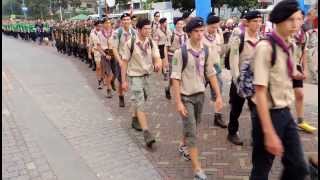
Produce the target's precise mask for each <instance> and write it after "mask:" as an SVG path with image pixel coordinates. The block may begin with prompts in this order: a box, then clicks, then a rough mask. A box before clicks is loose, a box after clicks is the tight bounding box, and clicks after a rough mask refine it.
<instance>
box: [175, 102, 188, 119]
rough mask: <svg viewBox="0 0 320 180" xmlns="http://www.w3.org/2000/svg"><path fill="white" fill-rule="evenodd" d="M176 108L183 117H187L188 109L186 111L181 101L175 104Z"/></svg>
mask: <svg viewBox="0 0 320 180" xmlns="http://www.w3.org/2000/svg"><path fill="white" fill-rule="evenodd" d="M176 108H177V111H178V113H180V115H181V116H183V117H187V116H188V111H187V109H186V107H185V106H184V105H183V103H182V102H179V103H178V104H177V107H176Z"/></svg>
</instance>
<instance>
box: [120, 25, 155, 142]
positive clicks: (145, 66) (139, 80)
mask: <svg viewBox="0 0 320 180" xmlns="http://www.w3.org/2000/svg"><path fill="white" fill-rule="evenodd" d="M137 29H138V34H137V36H136V37H134V38H131V39H130V40H129V41H128V42H127V43H126V44H125V47H124V51H123V52H122V59H123V62H122V66H121V75H122V88H123V89H124V90H125V91H127V90H128V86H129V87H130V90H131V92H132V97H131V100H132V103H133V104H132V106H133V114H134V116H133V118H132V126H135V125H137V124H140V126H141V128H142V130H143V136H144V140H145V142H146V145H147V146H148V147H152V144H153V143H155V139H154V137H153V136H152V135H151V133H150V131H149V129H148V123H147V118H146V113H145V107H146V103H145V102H146V101H147V97H148V95H149V84H150V83H151V81H152V79H151V78H150V75H151V73H152V72H153V71H155V72H158V71H159V70H161V60H160V55H159V50H158V47H157V46H156V43H154V42H153V41H152V40H151V38H149V35H150V31H151V25H150V21H149V20H148V19H139V21H138V22H137ZM132 48H133V49H132ZM128 83H129V85H128Z"/></svg>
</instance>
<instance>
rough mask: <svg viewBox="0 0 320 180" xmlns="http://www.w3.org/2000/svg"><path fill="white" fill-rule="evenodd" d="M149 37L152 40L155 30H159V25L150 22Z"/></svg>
mask: <svg viewBox="0 0 320 180" xmlns="http://www.w3.org/2000/svg"><path fill="white" fill-rule="evenodd" d="M151 28H152V29H151V37H152V38H154V35H155V33H156V31H157V29H159V28H160V23H159V22H155V21H152V22H151Z"/></svg>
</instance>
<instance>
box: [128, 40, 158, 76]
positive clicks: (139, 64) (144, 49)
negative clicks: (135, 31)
mask: <svg viewBox="0 0 320 180" xmlns="http://www.w3.org/2000/svg"><path fill="white" fill-rule="evenodd" d="M132 40H133V39H130V40H129V41H128V42H127V43H125V45H124V48H123V49H124V50H123V53H122V59H124V60H125V61H128V68H127V75H128V76H143V75H147V74H151V73H152V72H153V59H156V58H160V54H159V49H158V47H157V46H156V43H155V42H154V41H152V40H151V39H145V41H144V42H143V41H141V40H139V39H138V38H137V39H135V42H134V49H133V52H132V55H131V54H130V48H131V41H132ZM150 41H151V43H152V44H153V45H152V48H151V44H150Z"/></svg>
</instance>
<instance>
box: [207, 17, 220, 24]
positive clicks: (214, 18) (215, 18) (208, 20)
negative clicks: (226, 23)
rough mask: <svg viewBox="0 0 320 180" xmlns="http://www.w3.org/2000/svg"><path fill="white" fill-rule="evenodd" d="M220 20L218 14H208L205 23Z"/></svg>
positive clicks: (213, 22)
mask: <svg viewBox="0 0 320 180" xmlns="http://www.w3.org/2000/svg"><path fill="white" fill-rule="evenodd" d="M218 22H220V18H219V16H215V15H209V16H208V18H207V24H215V23H218Z"/></svg>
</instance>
